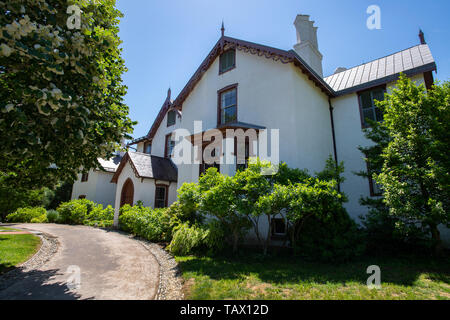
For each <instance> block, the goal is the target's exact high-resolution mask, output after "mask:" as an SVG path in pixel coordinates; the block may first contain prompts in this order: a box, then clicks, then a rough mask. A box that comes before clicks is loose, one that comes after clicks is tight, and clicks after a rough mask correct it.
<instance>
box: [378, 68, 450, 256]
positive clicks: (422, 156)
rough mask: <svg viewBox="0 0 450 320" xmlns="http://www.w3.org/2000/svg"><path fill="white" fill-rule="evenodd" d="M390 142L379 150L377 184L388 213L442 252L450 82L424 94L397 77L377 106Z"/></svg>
mask: <svg viewBox="0 0 450 320" xmlns="http://www.w3.org/2000/svg"><path fill="white" fill-rule="evenodd" d="M377 105H378V107H380V108H381V109H382V110H383V112H384V122H383V123H382V124H381V126H383V127H384V129H385V130H386V131H387V133H388V136H389V140H388V143H387V145H386V146H385V147H383V148H382V152H381V157H382V159H383V164H382V167H381V172H380V173H379V174H374V175H373V177H374V178H375V180H376V182H377V183H378V184H380V185H381V187H382V190H383V196H384V200H383V201H384V203H385V205H386V206H387V207H388V208H389V214H390V215H391V216H393V217H396V218H399V222H400V223H401V224H403V225H416V226H417V225H419V226H421V228H422V230H423V231H424V232H426V233H427V234H429V235H431V239H432V240H433V246H434V250H435V253H437V254H439V253H440V251H441V250H442V242H441V238H440V233H439V230H438V225H440V224H444V225H445V226H447V227H450V211H449V209H450V208H449V203H450V154H449V152H448V150H449V146H450V144H449V142H450V108H449V106H450V83H449V82H445V83H443V84H442V85H435V86H433V88H432V90H429V91H428V92H427V91H426V89H425V87H424V85H420V86H416V85H415V84H414V83H413V82H412V81H411V80H410V79H408V78H407V77H406V76H404V75H401V77H400V79H399V81H398V82H397V87H396V88H394V89H393V90H392V93H390V94H386V96H385V100H384V101H379V102H377Z"/></svg>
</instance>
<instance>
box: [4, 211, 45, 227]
mask: <svg viewBox="0 0 450 320" xmlns="http://www.w3.org/2000/svg"><path fill="white" fill-rule="evenodd" d="M6 220H7V221H8V222H23V223H44V222H47V211H46V210H45V208H42V207H35V208H19V209H17V210H16V211H15V212H14V213H11V214H9V215H8V216H7V217H6Z"/></svg>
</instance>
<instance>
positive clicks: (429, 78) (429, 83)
mask: <svg viewBox="0 0 450 320" xmlns="http://www.w3.org/2000/svg"><path fill="white" fill-rule="evenodd" d="M423 80H424V81H425V87H426V88H427V91H430V90H431V88H432V87H433V83H434V79H433V71H427V72H424V73H423Z"/></svg>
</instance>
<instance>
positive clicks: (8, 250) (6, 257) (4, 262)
mask: <svg viewBox="0 0 450 320" xmlns="http://www.w3.org/2000/svg"><path fill="white" fill-rule="evenodd" d="M40 243H41V239H39V237H36V236H35V235H32V234H14V235H12V234H11V235H6V234H4V235H2V234H1V233H0V274H2V273H4V272H6V271H9V270H11V269H13V268H14V266H16V265H18V264H20V263H22V262H25V261H26V260H28V259H29V258H30V257H31V256H32V255H33V254H34V253H35V252H36V251H37V250H38V249H39V246H40Z"/></svg>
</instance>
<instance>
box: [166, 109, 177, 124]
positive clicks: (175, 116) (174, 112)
mask: <svg viewBox="0 0 450 320" xmlns="http://www.w3.org/2000/svg"><path fill="white" fill-rule="evenodd" d="M169 114H173V123H172V124H169ZM176 123H177V113H176V111H175V110H169V111H167V122H166V125H167V127H171V126H174V125H175V124H176Z"/></svg>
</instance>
